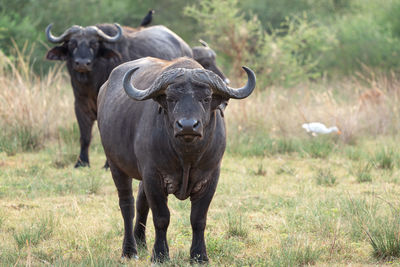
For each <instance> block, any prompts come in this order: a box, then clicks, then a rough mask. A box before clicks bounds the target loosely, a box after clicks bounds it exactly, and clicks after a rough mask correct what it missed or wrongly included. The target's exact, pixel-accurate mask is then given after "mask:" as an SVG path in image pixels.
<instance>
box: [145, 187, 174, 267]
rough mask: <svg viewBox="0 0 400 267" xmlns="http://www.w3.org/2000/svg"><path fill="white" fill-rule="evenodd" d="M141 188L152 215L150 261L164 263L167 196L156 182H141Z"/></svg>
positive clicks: (167, 213) (168, 215) (166, 244)
mask: <svg viewBox="0 0 400 267" xmlns="http://www.w3.org/2000/svg"><path fill="white" fill-rule="evenodd" d="M144 181H145V180H144ZM143 186H144V192H145V194H146V198H147V202H148V204H149V206H150V209H151V212H152V214H153V223H154V228H155V231H156V238H155V242H154V247H153V255H152V257H151V261H152V262H164V261H166V260H168V259H169V248H168V243H167V229H168V226H169V219H170V213H169V210H168V206H167V195H166V194H165V192H164V190H163V189H162V187H161V185H160V183H159V182H158V180H157V181H148V182H143Z"/></svg>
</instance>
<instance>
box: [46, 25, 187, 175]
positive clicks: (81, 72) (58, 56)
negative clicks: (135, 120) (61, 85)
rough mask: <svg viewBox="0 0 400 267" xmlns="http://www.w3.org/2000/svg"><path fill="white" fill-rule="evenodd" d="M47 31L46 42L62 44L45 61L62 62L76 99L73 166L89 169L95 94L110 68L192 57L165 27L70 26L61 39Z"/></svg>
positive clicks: (185, 46) (95, 116) (53, 49)
mask: <svg viewBox="0 0 400 267" xmlns="http://www.w3.org/2000/svg"><path fill="white" fill-rule="evenodd" d="M51 27H52V25H51V24H50V25H49V26H48V27H47V28H46V36H47V39H48V40H49V41H50V42H52V43H60V44H61V45H59V46H56V47H53V48H52V49H50V50H49V51H48V52H47V56H46V57H47V59H50V60H64V61H66V62H67V68H68V72H69V74H70V76H71V84H72V88H73V91H74V96H75V115H76V118H77V120H78V125H79V130H80V143H81V151H80V154H79V158H78V161H77V162H76V164H75V167H80V166H89V145H90V141H91V133H92V127H93V124H94V121H95V120H96V118H97V95H98V92H99V90H100V87H101V85H102V84H103V83H104V82H105V81H106V80H107V78H108V76H109V75H110V73H111V71H112V69H113V68H114V67H116V66H118V65H119V64H121V63H123V62H126V61H129V60H134V59H138V58H142V57H147V56H152V57H157V58H161V59H167V60H171V59H174V58H178V57H181V56H188V57H192V50H191V48H190V47H189V46H188V45H187V44H186V42H185V41H183V40H182V39H181V38H180V37H179V36H177V35H176V34H175V33H173V32H172V31H170V30H169V29H168V28H166V27H164V26H153V27H149V28H141V29H134V28H130V27H121V26H119V25H118V24H115V25H112V24H99V25H96V26H88V27H81V26H72V27H71V28H69V29H67V30H66V31H65V32H64V33H63V34H61V35H60V36H53V35H52V34H51Z"/></svg>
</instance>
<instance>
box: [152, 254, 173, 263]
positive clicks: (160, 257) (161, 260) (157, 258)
mask: <svg viewBox="0 0 400 267" xmlns="http://www.w3.org/2000/svg"><path fill="white" fill-rule="evenodd" d="M167 261H169V256H168V255H161V254H159V255H158V256H155V255H154V254H153V256H151V263H152V264H151V265H152V266H153V264H159V263H164V262H167Z"/></svg>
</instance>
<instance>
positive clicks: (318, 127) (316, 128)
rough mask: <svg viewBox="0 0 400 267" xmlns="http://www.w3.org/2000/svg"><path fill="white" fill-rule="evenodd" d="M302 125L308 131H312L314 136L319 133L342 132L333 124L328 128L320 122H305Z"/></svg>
mask: <svg viewBox="0 0 400 267" xmlns="http://www.w3.org/2000/svg"><path fill="white" fill-rule="evenodd" d="M301 127H303V128H304V129H305V130H306V131H307V133H311V134H312V135H313V136H317V135H318V134H330V133H337V134H341V133H342V132H341V131H340V130H339V129H338V127H336V126H332V127H329V128H328V127H326V126H325V125H324V124H322V123H320V122H310V123H304V124H302V125H301Z"/></svg>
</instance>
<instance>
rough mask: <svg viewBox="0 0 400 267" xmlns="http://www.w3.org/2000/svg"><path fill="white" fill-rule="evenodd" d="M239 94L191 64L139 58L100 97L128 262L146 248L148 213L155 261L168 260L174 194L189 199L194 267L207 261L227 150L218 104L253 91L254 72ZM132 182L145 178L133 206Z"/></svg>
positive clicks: (100, 121) (118, 72)
mask: <svg viewBox="0 0 400 267" xmlns="http://www.w3.org/2000/svg"><path fill="white" fill-rule="evenodd" d="M244 70H245V71H246V73H247V75H248V81H247V84H246V85H245V86H244V87H243V88H239V89H234V88H230V87H228V86H227V85H226V83H225V82H224V81H223V80H222V79H221V78H220V77H219V76H218V75H216V74H215V73H214V72H212V71H209V70H205V69H203V68H202V67H201V65H200V64H199V63H197V62H196V61H194V60H193V59H189V58H180V59H176V60H174V61H171V62H170V61H165V60H160V59H155V58H142V59H139V60H135V61H130V62H127V63H125V64H122V65H120V66H118V67H116V68H115V69H114V70H113V71H112V73H111V75H110V77H109V79H108V80H107V82H106V83H105V84H104V85H103V86H102V88H101V90H100V94H99V98H98V111H99V113H98V127H99V130H100V136H101V141H102V144H103V147H104V151H105V153H106V156H107V160H108V162H109V164H110V169H111V173H112V176H113V179H114V183H115V185H116V187H117V190H118V197H119V206H120V208H121V213H122V217H123V219H124V228H125V231H124V241H123V246H122V247H123V248H122V256H123V257H129V258H131V257H137V245H136V241H137V242H138V243H139V244H141V245H145V244H146V237H145V229H146V221H147V215H148V213H149V208H150V209H151V211H152V214H153V222H154V227H155V243H154V248H153V253H152V261H153V262H159V261H164V260H165V259H167V258H168V257H169V249H168V244H167V239H166V234H167V228H168V225H169V222H170V212H169V209H168V206H167V198H168V195H169V194H174V195H175V196H176V197H177V198H178V199H180V200H184V199H187V198H189V197H190V201H191V204H192V206H191V214H190V222H191V225H192V231H193V236H192V245H191V248H190V257H191V260H192V261H195V262H206V261H208V257H207V252H206V245H205V241H204V230H205V226H206V218H207V211H208V208H209V205H210V202H211V199H212V198H213V195H214V192H215V190H216V186H217V183H218V178H219V174H220V165H221V160H222V156H223V154H224V151H225V143H226V140H225V139H226V136H225V122H224V118H223V116H222V112H220V111H219V109H218V106H219V105H220V104H221V103H222V102H224V101H228V99H230V98H235V99H242V98H245V97H247V96H249V95H250V94H251V93H252V92H253V90H254V88H255V83H256V80H255V75H254V73H253V72H252V71H251V70H250V69H248V68H246V67H244ZM132 178H135V179H138V180H141V182H140V184H139V191H138V196H137V202H136V210H137V215H136V224H135V228H134V231H133V218H134V214H135V212H134V198H133V195H132Z"/></svg>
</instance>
